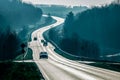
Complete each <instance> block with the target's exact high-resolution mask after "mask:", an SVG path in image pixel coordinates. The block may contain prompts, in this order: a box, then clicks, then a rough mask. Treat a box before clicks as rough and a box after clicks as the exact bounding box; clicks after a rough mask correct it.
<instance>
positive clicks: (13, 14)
mask: <svg viewBox="0 0 120 80" xmlns="http://www.w3.org/2000/svg"><path fill="white" fill-rule="evenodd" d="M41 16H42V10H41V9H40V8H36V7H34V6H33V5H31V4H26V3H22V2H21V1H20V0H0V60H9V59H14V58H15V57H16V56H17V55H19V54H21V46H20V45H21V44H22V43H23V42H24V41H23V40H24V39H25V37H26V36H27V34H26V33H27V27H28V25H31V24H34V23H36V22H37V21H38V20H40V18H41ZM18 30H19V31H18Z"/></svg>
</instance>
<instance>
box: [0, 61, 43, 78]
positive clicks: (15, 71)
mask: <svg viewBox="0 0 120 80" xmlns="http://www.w3.org/2000/svg"><path fill="white" fill-rule="evenodd" d="M0 80H44V78H43V76H42V74H41V73H40V71H39V69H38V67H37V66H36V64H35V63H32V62H30V63H18V62H0Z"/></svg>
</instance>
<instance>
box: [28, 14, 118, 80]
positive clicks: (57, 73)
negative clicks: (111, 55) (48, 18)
mask: <svg viewBox="0 0 120 80" xmlns="http://www.w3.org/2000/svg"><path fill="white" fill-rule="evenodd" d="M52 17H53V18H54V19H55V20H56V21H57V22H56V23H54V24H51V25H49V26H45V27H43V28H40V29H38V30H36V31H34V32H33V33H32V35H31V38H32V41H31V42H30V43H29V47H30V48H31V49H32V50H33V60H34V62H35V63H36V64H37V66H38V67H39V69H40V71H41V72H42V74H43V76H44V78H45V80H120V72H115V71H111V70H107V69H102V68H97V67H93V66H89V65H86V64H82V63H79V62H76V61H72V60H68V59H66V58H64V57H62V56H60V55H58V54H57V53H56V52H54V46H53V45H52V44H50V43H48V46H47V47H44V46H43V44H42V43H41V40H42V39H44V38H43V36H42V34H43V32H44V31H46V30H48V29H50V28H51V27H56V26H57V25H60V24H62V23H63V22H64V19H62V18H59V17H55V16H52ZM35 37H37V40H34V38H35ZM42 51H46V52H47V53H48V56H49V58H48V59H39V53H40V52H42Z"/></svg>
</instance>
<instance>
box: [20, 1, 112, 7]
mask: <svg viewBox="0 0 120 80" xmlns="http://www.w3.org/2000/svg"><path fill="white" fill-rule="evenodd" d="M22 1H23V2H29V3H32V4H49V5H50V4H56V5H67V6H80V5H83V6H88V7H91V6H100V5H104V4H109V3H111V2H112V1H114V0H22Z"/></svg>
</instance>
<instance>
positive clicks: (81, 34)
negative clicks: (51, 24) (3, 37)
mask: <svg viewBox="0 0 120 80" xmlns="http://www.w3.org/2000/svg"><path fill="white" fill-rule="evenodd" d="M119 30H120V5H118V4H111V5H106V6H103V7H93V8H91V9H88V10H86V11H84V12H82V13H78V14H77V15H74V14H73V13H72V12H70V13H69V14H68V15H67V17H66V20H65V22H64V25H63V26H61V27H57V28H55V29H52V30H51V31H50V32H49V35H50V36H51V35H53V36H55V37H52V38H51V37H50V38H51V39H52V40H54V41H55V42H56V43H57V44H58V45H59V47H61V49H63V50H65V51H67V52H69V53H71V54H74V55H78V56H84V57H89V58H95V59H100V58H101V57H100V56H104V57H105V56H106V55H113V54H115V53H118V52H120V47H119V45H120V42H119V41H120V38H119V34H120V32H119ZM116 60H117V58H116Z"/></svg>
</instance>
